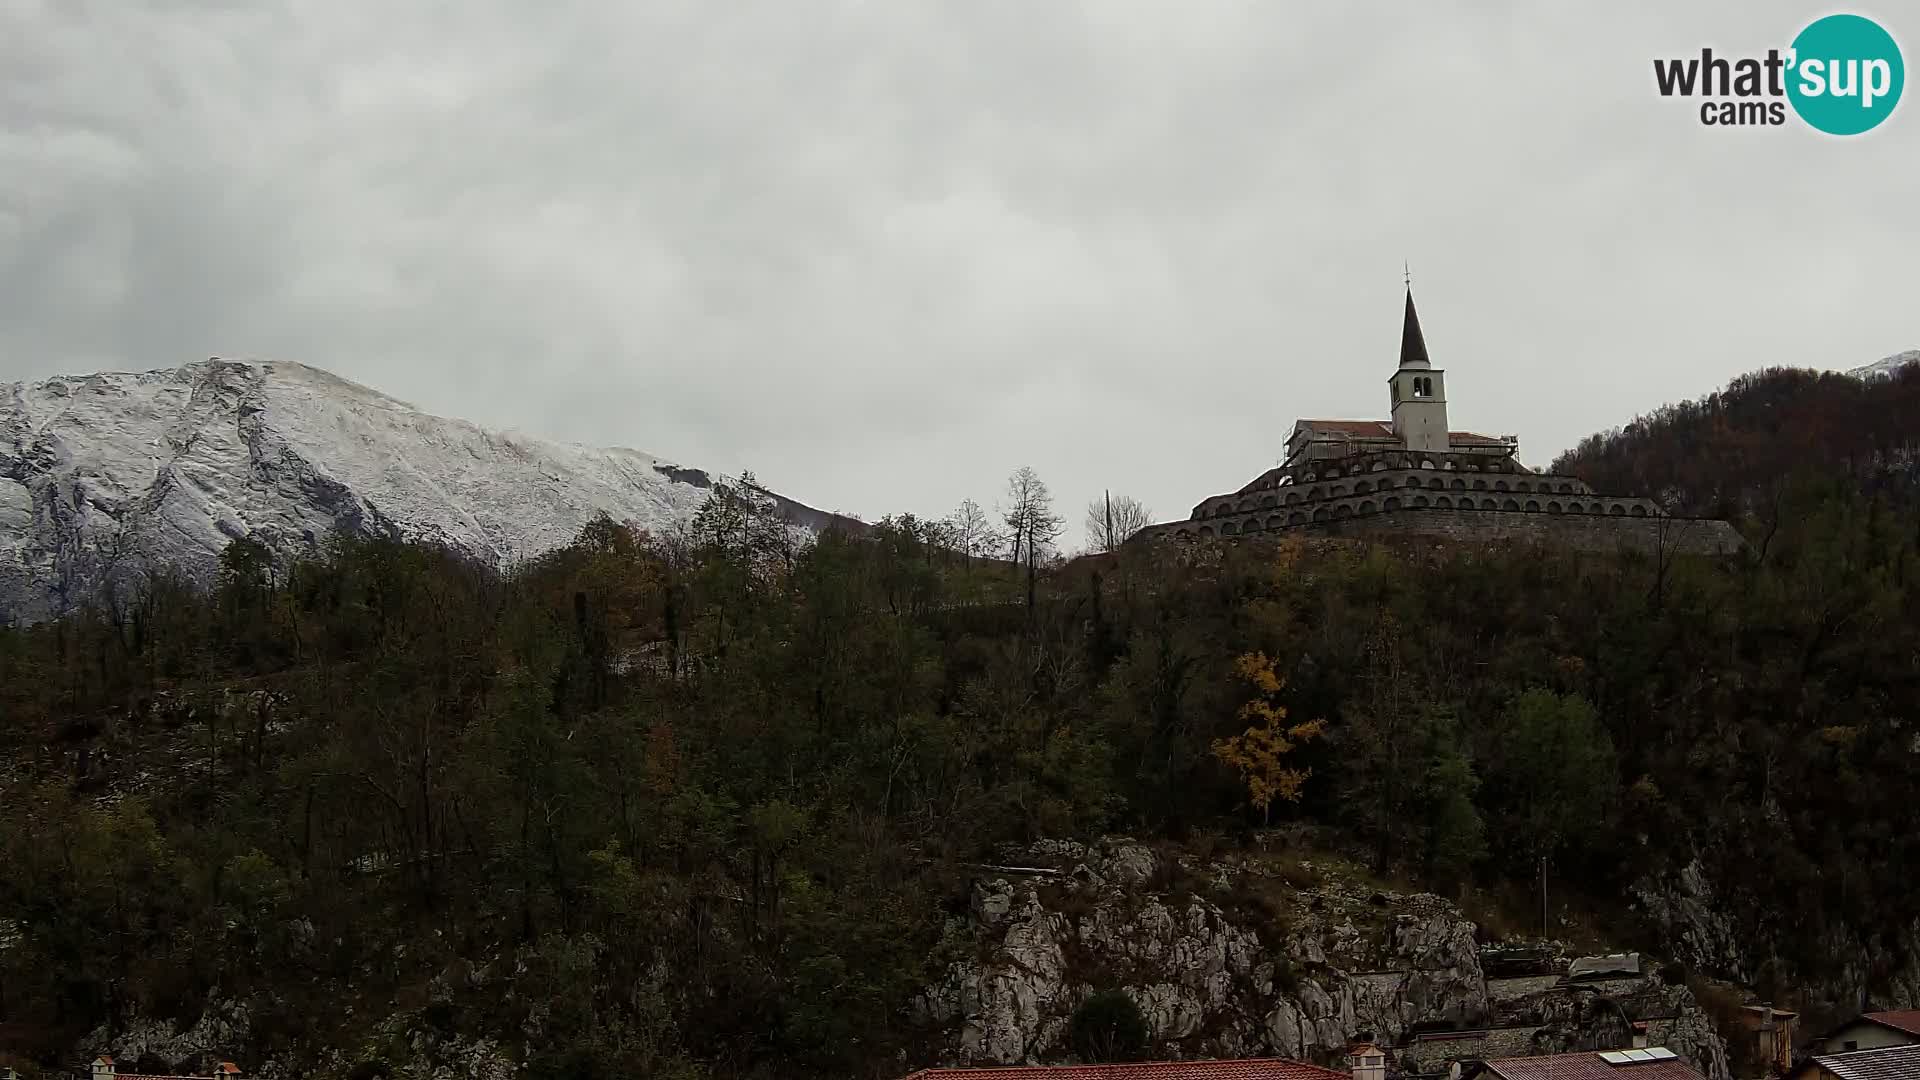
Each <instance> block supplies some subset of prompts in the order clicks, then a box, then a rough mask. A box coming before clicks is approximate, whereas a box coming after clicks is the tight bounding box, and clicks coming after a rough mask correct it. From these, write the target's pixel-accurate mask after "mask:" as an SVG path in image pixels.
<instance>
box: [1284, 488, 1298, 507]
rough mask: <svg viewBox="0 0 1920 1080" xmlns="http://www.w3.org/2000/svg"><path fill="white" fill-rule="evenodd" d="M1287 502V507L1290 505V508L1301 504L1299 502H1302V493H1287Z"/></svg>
mask: <svg viewBox="0 0 1920 1080" xmlns="http://www.w3.org/2000/svg"><path fill="white" fill-rule="evenodd" d="M1286 501H1287V505H1288V506H1292V505H1293V504H1294V503H1297V502H1299V501H1300V493H1299V492H1297V491H1289V492H1287V500H1286Z"/></svg>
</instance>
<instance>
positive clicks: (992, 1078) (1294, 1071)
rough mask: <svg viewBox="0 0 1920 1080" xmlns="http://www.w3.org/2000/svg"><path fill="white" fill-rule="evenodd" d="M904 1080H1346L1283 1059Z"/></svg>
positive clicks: (1018, 1069) (946, 1073)
mask: <svg viewBox="0 0 1920 1080" xmlns="http://www.w3.org/2000/svg"><path fill="white" fill-rule="evenodd" d="M906 1080H1349V1078H1348V1076H1347V1074H1346V1073H1343V1072H1337V1071H1335V1070H1333V1069H1323V1068H1321V1067H1320V1066H1318V1065H1308V1064H1306V1063H1305V1062H1301V1061H1290V1060H1288V1059H1286V1058H1247V1059H1241V1060H1232V1061H1140V1062H1129V1063H1127V1064H1123V1065H1017V1066H1011V1067H1002V1068H986V1069H922V1070H920V1071H919V1072H917V1073H914V1074H912V1075H911V1076H908V1077H907V1078H906Z"/></svg>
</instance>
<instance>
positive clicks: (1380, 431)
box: [1299, 420, 1393, 439]
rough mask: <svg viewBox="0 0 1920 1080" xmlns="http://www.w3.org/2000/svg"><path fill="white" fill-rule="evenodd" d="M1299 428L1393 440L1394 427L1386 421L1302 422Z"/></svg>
mask: <svg viewBox="0 0 1920 1080" xmlns="http://www.w3.org/2000/svg"><path fill="white" fill-rule="evenodd" d="M1299 426H1300V427H1304V428H1312V429H1313V430H1315V431H1324V432H1329V433H1339V434H1343V435H1358V436H1361V437H1363V438H1374V439H1391V438H1393V425H1392V424H1391V423H1389V422H1387V421H1385V420H1302V421H1300V423H1299Z"/></svg>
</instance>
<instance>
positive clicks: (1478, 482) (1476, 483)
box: [1473, 480, 1487, 491]
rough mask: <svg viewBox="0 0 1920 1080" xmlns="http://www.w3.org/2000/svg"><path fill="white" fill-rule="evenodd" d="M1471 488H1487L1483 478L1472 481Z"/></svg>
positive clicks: (1478, 489)
mask: <svg viewBox="0 0 1920 1080" xmlns="http://www.w3.org/2000/svg"><path fill="white" fill-rule="evenodd" d="M1473 490H1475V491H1485V490H1487V482H1486V481H1485V480H1475V481H1474V482H1473Z"/></svg>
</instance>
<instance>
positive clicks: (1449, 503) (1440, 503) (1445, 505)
mask: <svg viewBox="0 0 1920 1080" xmlns="http://www.w3.org/2000/svg"><path fill="white" fill-rule="evenodd" d="M1433 505H1435V506H1437V507H1439V508H1441V509H1442V510H1451V509H1453V500H1452V499H1449V498H1447V497H1446V496H1445V495H1442V496H1440V497H1439V498H1437V499H1435V500H1433Z"/></svg>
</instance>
